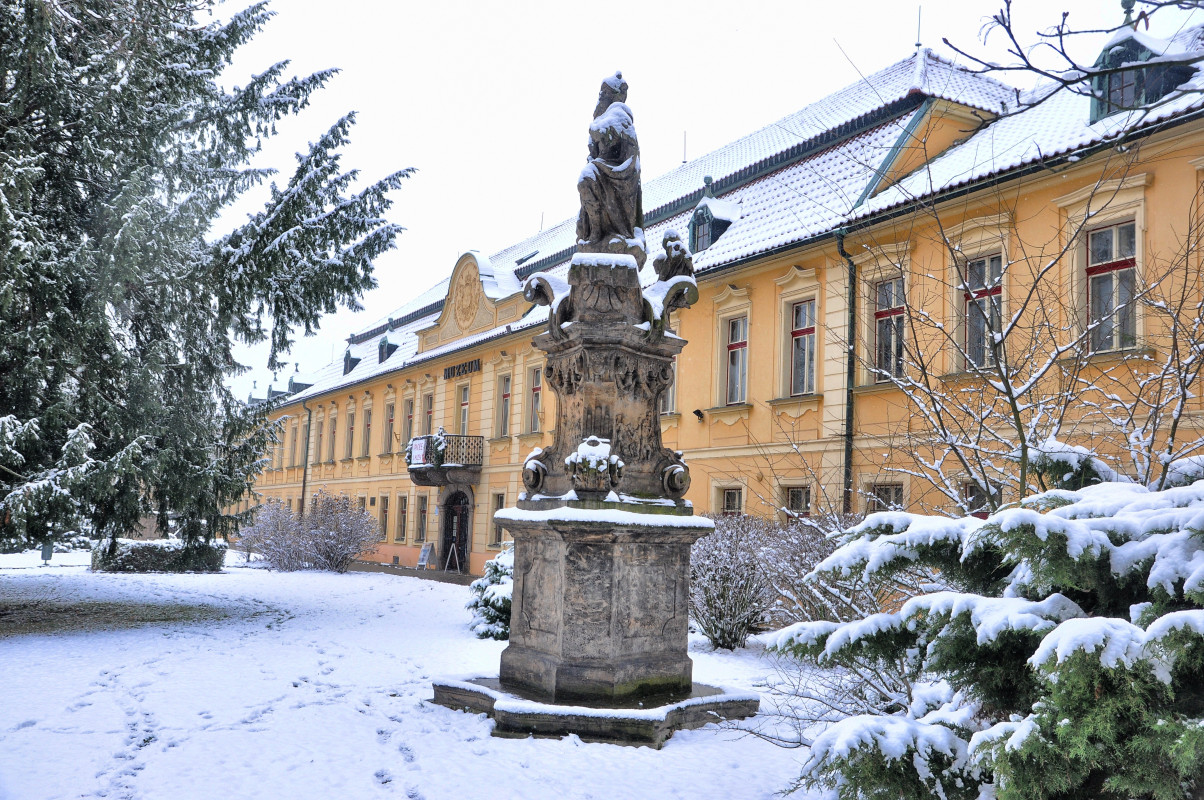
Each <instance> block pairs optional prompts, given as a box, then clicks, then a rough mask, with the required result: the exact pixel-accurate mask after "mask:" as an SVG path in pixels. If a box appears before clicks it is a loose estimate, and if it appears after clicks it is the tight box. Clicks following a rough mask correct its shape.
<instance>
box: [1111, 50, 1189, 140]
mask: <svg viewBox="0 0 1204 800" xmlns="http://www.w3.org/2000/svg"><path fill="white" fill-rule="evenodd" d="M1176 49H1177V48H1176V47H1174V46H1172V44H1171V43H1170V42H1165V41H1160V40H1158V39H1156V38H1154V37H1152V36H1147V35H1145V34H1143V33H1140V32H1138V31H1129V30H1127V29H1126V30H1124V32H1123V33H1121V34H1118V36H1117V37H1114V38H1113V40H1112V41H1111V42H1109V43H1108V44H1107V45H1105V46H1104V51H1103V52H1102V53H1101V54H1100V57H1099V58H1098V59H1096V61H1095V69H1096V70H1098V71H1099V72H1100V73H1102V74H1098V75H1096V76H1095V77H1093V78H1092V79H1091V97H1092V100H1091V121H1092V122H1097V121H1099V120H1101V119H1103V118H1104V117H1107V116H1110V115H1112V114H1115V113H1117V112H1118V111H1132V110H1133V109H1136V108H1141V107H1143V106H1149V105H1151V104H1153V103H1156V102H1158V101H1159V100H1161V99H1162V98H1164V97H1166V96H1167V95H1168V94H1170V93H1171V92H1172V91H1174V90H1175V88H1176V87H1178V86H1179V85H1181V84H1182V83H1184V82H1185V81H1187V80H1189V79H1190V78H1191V76H1192V73H1193V72H1194V71H1195V70H1194V69H1193V68H1192V67H1189V66H1187V65H1185V64H1162V63H1154V64H1148V65H1147V64H1145V63H1144V62H1147V61H1150V60H1151V59H1155V58H1159V57H1162V56H1171V57H1174V55H1175V53H1173V52H1169V51H1173V50H1176Z"/></svg>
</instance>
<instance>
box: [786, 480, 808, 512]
mask: <svg viewBox="0 0 1204 800" xmlns="http://www.w3.org/2000/svg"><path fill="white" fill-rule="evenodd" d="M782 494H783V495H784V496H783V498H782V499H783V500H784V501H785V502H784V503H783V507H784V508H785V509H786V516H787V517H788V518H789V519H798V518H800V517H809V516H811V487H810V486H786V487H783V489H782Z"/></svg>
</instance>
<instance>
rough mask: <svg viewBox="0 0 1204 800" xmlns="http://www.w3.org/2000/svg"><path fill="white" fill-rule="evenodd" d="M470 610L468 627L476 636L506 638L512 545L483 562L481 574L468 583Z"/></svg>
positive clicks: (508, 622) (468, 605)
mask: <svg viewBox="0 0 1204 800" xmlns="http://www.w3.org/2000/svg"><path fill="white" fill-rule="evenodd" d="M469 589H471V590H472V598H471V599H470V600H469V601H468V602H467V603H466V604H465V608H467V609H468V610H469V611H471V612H472V622H471V623H470V624H469V627H470V628H471V629H472V632H473V633H475V634H476V635H477V638H478V639H499V640H502V641H505V640H507V639H509V638H510V600H511V598H512V597H513V594H514V548H513V547H507V548H506V549H505V550H503V551H502V552H500V553H498V554H497V555H496V556H494V557H493V558H491V559H490V560H489V561H486V562H485V574H484V575H482V576H481V577H480V578H477V579H476V580H475V581H473V582H472V583H471V584H470V585H469Z"/></svg>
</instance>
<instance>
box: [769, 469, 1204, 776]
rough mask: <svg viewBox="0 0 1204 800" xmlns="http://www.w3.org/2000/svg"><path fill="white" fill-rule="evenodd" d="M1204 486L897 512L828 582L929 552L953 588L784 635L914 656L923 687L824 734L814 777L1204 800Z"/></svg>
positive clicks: (822, 659)
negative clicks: (968, 511) (987, 510)
mask: <svg viewBox="0 0 1204 800" xmlns="http://www.w3.org/2000/svg"><path fill="white" fill-rule="evenodd" d="M1202 523H1204V483H1197V484H1194V485H1192V486H1187V487H1180V488H1174V489H1168V490H1165V491H1161V492H1152V491H1150V490H1148V489H1146V488H1145V487H1143V486H1140V485H1138V484H1135V483H1102V484H1097V485H1091V486H1086V487H1083V488H1081V489H1078V490H1076V491H1069V490H1055V491H1051V492H1047V493H1045V494H1043V495H1037V496H1035V497H1032V498H1030V499H1028V500H1026V501H1025V502H1024V503H1023V504H1021V505H1020V506H1018V507H1012V508H1005V509H1003V510H1001V511H998V512H996V513H995V514H994V515H992V516H990V517H988V518H987V519H985V520H980V519H975V518H963V519H945V518H937V517H929V516H922V515H916V514H906V513H900V512H889V513H885V514H873V515H870V516H869V517H867V518H866V520H865V521H864V522H863V523H862V524H860V525H858V526H856V527H854V528H852V529H851V530H849V531H848V532H847V534H845V537H844V543H843V545H842V547H841V548H840V549H838V550H837V551H836V552H835V553H833V554H832V555H831V556H830V557H829V558H827V559H826V560H825V561H824V562H823V563H822V564H820V565H819V568H818V569H817V570H816V573H815V579H816V580H824V579H825V578H827V577H829V576H837V577H848V576H861V577H862V578H863V579H865V580H870V579H883V578H889V577H890V576H891V575H892V574H894V573H897V572H899V571H903V570H910V569H913V568H914V567H915V566H916V565H917V564H919V565H924V566H927V567H930V568H933V569H936V570H939V571H940V575H941V579H942V581H944V582H945V583H946V584H947V585H948V586H950V587H952V588H953V590H948V591H937V592H929V593H926V594H919V595H917V596H914V597H912V598H911V599H908V600H906V602H903V603H902V604H901V606H900V607H899V609H898V610H897V611H894V612H889V613H876V614H872V615H868V616H866V617H865V618H863V619H860V620H857V621H854V622H849V623H843V624H842V623H834V622H808V623H800V624H798V625H795V626H792V627H790V628H787V629H786V630H784V631H782V632H780V633H779V634H777V635H776V636H775V637H773V640H772V641H771V642H769V644H771V645H772V646H773V647H774V648H775V649H777V650H779V651H781V652H784V653H789V654H792V655H794V656H796V657H800V658H803V659H806V660H809V661H812V662H816V663H818V664H821V665H824V666H827V667H835V668H841V667H846V666H853V667H855V666H856V665H858V664H864V663H867V662H870V661H873V660H877V661H878V662H879V663H882V664H886V665H893V664H897V665H900V666H901V668H902V669H904V670H905V671H906V673H907V677H908V678H909V681H910V683H909V686H910V689H909V694H908V696H906V697H900V698H899V702H898V703H897V704H896V705H895V707H894V708H890V707H884V708H882V709H881V710H880V711H879V712H878V713H867V714H860V715H855V716H851V717H848V718H846V719H844V720H841V721H839V722H836V723H835V724H833V725H831V726H830V727H828V728H827V729H826V730H825V731H823V732H822V733H821V734H820V735H819V736H818V737H817V738H816V739H815V740H814V742H813V743H812V746H811V751H810V758H809V759H808V761H807V762H806V764H805V765H804V767H803V774H802V777H801V779H800V784H801V785H805V786H808V787H825V788H828V789H832V790H834V791H835V793H836V795H837V796H838V797H840V798H842V800H843V799H845V798H848V799H851V798H879V797H880V798H886V797H890V798H921V797H922V798H929V797H932V796H941V797H950V798H954V797H961V798H979V797H997V798H998V799H999V800H1020V799H1021V798H1023V799H1024V800H1028V799H1029V798H1032V799H1033V800H1036V798H1054V797H1056V798H1067V799H1070V798H1073V799H1074V800H1079V799H1082V800H1086V799H1087V798H1093V799H1095V798H1099V799H1101V800H1122V798H1124V799H1127V798H1198V797H1201V796H1204V533H1201V530H1202V528H1204V524H1202Z"/></svg>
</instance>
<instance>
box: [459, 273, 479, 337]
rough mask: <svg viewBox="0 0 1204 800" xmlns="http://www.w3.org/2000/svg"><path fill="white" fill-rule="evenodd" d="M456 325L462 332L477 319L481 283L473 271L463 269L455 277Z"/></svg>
mask: <svg viewBox="0 0 1204 800" xmlns="http://www.w3.org/2000/svg"><path fill="white" fill-rule="evenodd" d="M455 293H456V307H455V312H456V324H457V325H459V326H460V329H461V330H464V329H465V328H467V327H468V326H469V325H471V324H472V321H473V320H474V319H476V318H477V309H478V308H480V306H481V282H480V281H479V280H477V271H476V270H475V269H463V270H461V271H460V274H459V276H457V277H456V286H455Z"/></svg>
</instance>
